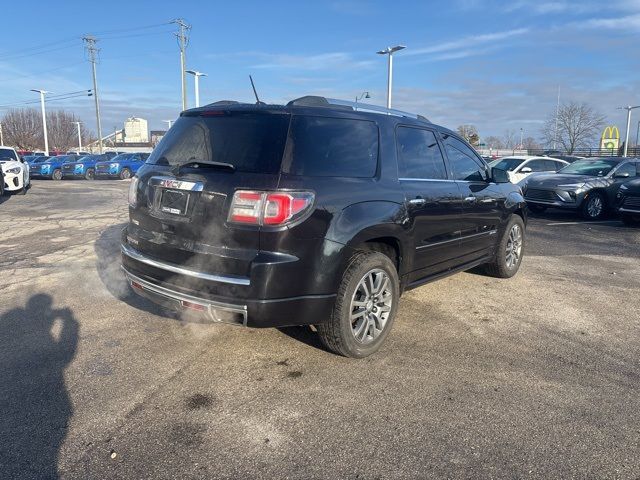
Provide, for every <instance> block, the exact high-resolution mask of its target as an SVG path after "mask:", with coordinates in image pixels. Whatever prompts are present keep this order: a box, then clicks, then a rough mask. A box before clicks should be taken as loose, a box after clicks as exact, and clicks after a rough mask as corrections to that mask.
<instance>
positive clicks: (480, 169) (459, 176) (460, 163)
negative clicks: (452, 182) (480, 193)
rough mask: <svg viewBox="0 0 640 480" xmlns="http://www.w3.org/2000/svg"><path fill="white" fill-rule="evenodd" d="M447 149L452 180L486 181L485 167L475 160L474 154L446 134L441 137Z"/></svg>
mask: <svg viewBox="0 0 640 480" xmlns="http://www.w3.org/2000/svg"><path fill="white" fill-rule="evenodd" d="M442 136H443V138H444V141H445V148H446V149H447V156H448V157H449V163H450V165H451V169H452V170H453V178H454V179H456V180H466V181H469V182H481V181H484V180H486V170H485V167H484V166H483V165H482V164H481V163H480V160H478V159H477V157H476V154H475V153H474V152H473V151H472V150H471V149H470V148H469V147H468V146H467V145H465V144H464V143H463V142H461V141H460V140H458V139H457V138H454V137H452V136H451V135H448V134H443V135H442Z"/></svg>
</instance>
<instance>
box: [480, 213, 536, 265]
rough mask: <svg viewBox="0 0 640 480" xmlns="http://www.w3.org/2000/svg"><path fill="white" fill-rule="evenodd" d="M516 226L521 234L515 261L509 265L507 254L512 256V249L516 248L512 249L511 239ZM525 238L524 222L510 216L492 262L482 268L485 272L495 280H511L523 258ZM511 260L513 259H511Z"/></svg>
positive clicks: (518, 216)
mask: <svg viewBox="0 0 640 480" xmlns="http://www.w3.org/2000/svg"><path fill="white" fill-rule="evenodd" d="M516 226H517V227H519V229H520V234H521V240H520V249H519V254H518V255H517V259H516V260H515V262H514V263H512V264H510V263H509V253H511V254H514V253H515V252H514V248H517V246H516V247H513V238H512V237H511V236H512V231H513V230H514V228H515V227H516ZM525 238H526V236H525V229H524V221H523V220H522V217H520V215H515V214H514V215H511V218H510V219H509V223H507V226H506V228H505V229H504V231H503V232H502V236H501V237H500V241H499V242H498V246H497V249H496V255H495V257H494V259H493V261H492V262H491V263H488V264H486V265H485V266H484V270H485V272H486V273H487V274H488V275H491V276H492V277H496V278H511V277H513V276H514V275H515V274H516V273H518V270H519V268H520V265H521V264H522V257H523V256H524V251H525V246H526V241H525ZM508 249H509V250H508ZM511 258H512V259H513V257H511Z"/></svg>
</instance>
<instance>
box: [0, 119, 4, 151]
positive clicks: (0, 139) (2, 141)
mask: <svg viewBox="0 0 640 480" xmlns="http://www.w3.org/2000/svg"><path fill="white" fill-rule="evenodd" d="M0 146H2V147H4V138H3V137H2V124H1V123H0Z"/></svg>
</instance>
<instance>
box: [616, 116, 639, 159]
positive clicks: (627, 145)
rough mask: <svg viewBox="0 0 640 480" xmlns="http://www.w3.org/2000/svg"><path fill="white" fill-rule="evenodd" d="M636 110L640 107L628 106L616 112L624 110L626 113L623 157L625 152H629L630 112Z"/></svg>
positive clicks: (625, 154)
mask: <svg viewBox="0 0 640 480" xmlns="http://www.w3.org/2000/svg"><path fill="white" fill-rule="evenodd" d="M636 108H640V105H636V106H635V107H632V106H631V105H629V106H627V107H618V110H626V111H627V133H626V135H625V140H624V155H623V157H626V156H627V152H628V150H629V129H630V128H631V110H634V109H636Z"/></svg>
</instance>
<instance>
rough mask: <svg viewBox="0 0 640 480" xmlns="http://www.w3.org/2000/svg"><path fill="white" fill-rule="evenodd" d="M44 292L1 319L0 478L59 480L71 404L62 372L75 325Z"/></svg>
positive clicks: (70, 355) (73, 340)
mask: <svg viewBox="0 0 640 480" xmlns="http://www.w3.org/2000/svg"><path fill="white" fill-rule="evenodd" d="M52 304H53V299H52V298H51V297H50V296H49V295H46V294H36V295H33V296H32V297H31V298H29V300H28V301H27V304H26V306H25V308H21V307H19V308H14V309H12V310H9V311H7V312H6V313H4V314H2V316H0V477H2V478H3V479H17V478H20V479H23V478H28V479H31V478H33V479H57V478H58V467H57V465H58V452H59V449H60V447H61V445H62V443H63V441H64V439H65V436H66V434H67V428H68V425H69V420H70V419H71V417H72V415H73V406H72V403H71V399H70V397H69V393H68V392H67V388H66V386H65V381H64V370H65V368H66V366H67V365H68V364H69V363H70V362H71V360H72V359H73V357H74V355H75V353H76V348H77V345H78V333H79V325H78V322H77V321H76V319H75V318H74V316H73V312H72V311H71V310H70V309H68V308H61V309H53V308H52Z"/></svg>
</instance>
